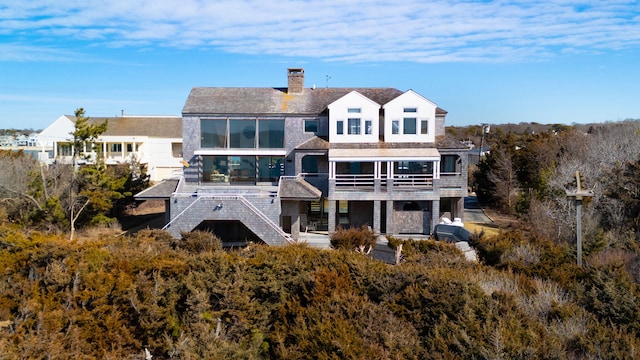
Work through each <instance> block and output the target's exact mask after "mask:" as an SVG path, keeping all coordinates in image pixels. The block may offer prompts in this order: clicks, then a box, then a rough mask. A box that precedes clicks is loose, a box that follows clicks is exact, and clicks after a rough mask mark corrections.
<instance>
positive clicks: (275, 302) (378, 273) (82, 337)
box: [0, 225, 640, 359]
mask: <svg viewBox="0 0 640 360" xmlns="http://www.w3.org/2000/svg"><path fill="white" fill-rule="evenodd" d="M0 233H1V235H0V239H2V240H1V242H0V249H1V250H0V262H1V265H0V268H1V269H2V282H1V283H0V284H1V285H0V286H1V288H0V304H1V306H0V319H1V320H8V322H7V323H5V325H4V327H3V328H2V329H1V330H0V348H1V349H3V358H7V359H12V358H74V359H75V358H104V359H127V358H140V357H142V354H143V351H144V349H145V348H146V349H148V350H149V352H150V353H151V354H152V355H154V358H156V359H163V358H187V359H188V358H191V359H195V358H209V359H213V358H220V359H221V358H238V359H259V358H283V359H299V358H314V359H315V358H319V359H331V358H352V359H361V358H366V359H385V358H387V359H391V358H393V359H405V358H408V359H428V358H436V359H437V358H460V359H462V358H465V359H469V358H477V359H496V358H505V359H507V358H508V359H513V358H545V359H547V358H555V359H565V358H576V359H577V358H633V357H634V351H635V349H637V348H638V347H639V346H640V339H639V338H638V331H639V330H640V329H639V326H638V324H640V322H638V316H639V314H640V307H639V306H640V303H639V302H638V289H637V282H636V280H634V278H633V276H632V275H631V273H629V272H628V270H629V269H627V268H625V266H623V264H624V263H625V262H626V260H627V259H626V258H625V256H624V255H621V254H618V253H602V254H600V255H593V256H592V257H591V258H590V261H588V263H589V265H588V266H586V267H585V268H584V269H578V268H576V266H575V265H573V261H572V254H571V251H570V249H569V248H568V247H566V246H560V245H557V244H554V243H552V242H544V241H540V242H534V243H531V242H530V241H529V240H528V239H525V238H524V237H523V236H522V234H521V233H517V232H516V233H508V234H503V236H501V237H499V238H492V239H485V238H483V237H479V238H478V239H476V242H475V245H476V246H477V247H478V248H479V249H480V251H481V255H482V258H483V261H484V262H485V263H486V264H487V265H481V264H476V263H469V262H467V261H465V259H464V257H463V256H462V255H461V254H459V253H458V252H457V251H456V250H455V249H454V248H453V247H451V246H450V245H447V244H443V243H437V242H434V241H420V242H414V241H405V242H404V244H403V246H404V249H405V250H404V254H405V255H404V260H403V262H402V263H401V264H399V265H395V266H394V265H389V264H386V263H383V262H380V261H377V260H372V259H370V258H369V257H367V256H365V255H362V254H358V253H354V252H350V251H345V250H336V251H326V250H318V249H312V248H308V247H306V246H288V247H283V248H275V247H267V246H261V245H252V246H250V247H248V248H245V249H239V250H235V251H225V250H222V249H221V248H220V246H219V242H218V240H217V239H215V237H214V236H213V235H211V234H207V233H192V234H187V235H185V236H184V237H183V239H182V240H178V241H176V240H173V239H171V238H170V237H169V236H167V234H166V233H164V232H161V231H151V230H148V231H143V232H140V233H139V234H138V235H137V236H135V237H118V236H115V235H112V234H111V235H109V234H102V235H100V236H98V235H96V234H94V235H91V236H80V237H79V239H78V240H77V241H68V240H66V239H65V238H62V237H59V236H46V235H43V234H41V233H38V232H26V233H25V232H24V231H20V230H19V229H16V228H15V227H13V226H10V225H4V226H2V227H1V228H0ZM399 243H400V241H397V240H394V241H393V244H394V246H397V245H398V244H399Z"/></svg>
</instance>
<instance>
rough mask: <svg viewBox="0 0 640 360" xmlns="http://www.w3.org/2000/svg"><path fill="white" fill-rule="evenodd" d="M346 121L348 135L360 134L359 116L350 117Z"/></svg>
mask: <svg viewBox="0 0 640 360" xmlns="http://www.w3.org/2000/svg"><path fill="white" fill-rule="evenodd" d="M348 121H349V123H348V125H349V129H348V131H349V135H360V118H350V119H349V120H348Z"/></svg>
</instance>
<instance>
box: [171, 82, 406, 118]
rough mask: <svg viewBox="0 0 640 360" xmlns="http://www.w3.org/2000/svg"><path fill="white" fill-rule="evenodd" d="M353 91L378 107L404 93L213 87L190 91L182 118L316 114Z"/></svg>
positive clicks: (385, 89)
mask: <svg viewBox="0 0 640 360" xmlns="http://www.w3.org/2000/svg"><path fill="white" fill-rule="evenodd" d="M352 91H357V92H358V93H360V94H362V95H364V96H366V97H367V98H369V99H371V100H373V101H375V102H376V103H378V104H385V103H387V102H389V101H391V100H392V99H394V98H396V97H398V96H399V95H401V94H402V93H403V92H402V91H400V90H398V89H394V88H316V89H310V88H305V89H303V91H302V93H301V94H297V95H290V94H287V89H285V88H214V87H196V88H193V89H192V90H191V93H190V94H189V97H188V98H187V101H186V103H185V105H184V108H183V109H182V114H183V115H192V114H193V115H198V114H208V115H226V114H246V115H290V114H299V115H318V114H321V113H322V112H324V111H326V110H327V105H329V104H331V103H332V102H334V101H336V100H338V99H339V98H341V97H343V96H345V95H347V94H348V93H350V92H352Z"/></svg>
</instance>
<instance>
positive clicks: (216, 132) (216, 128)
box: [200, 120, 227, 148]
mask: <svg viewBox="0 0 640 360" xmlns="http://www.w3.org/2000/svg"><path fill="white" fill-rule="evenodd" d="M200 146H201V147H203V148H225V147H227V120H201V121H200Z"/></svg>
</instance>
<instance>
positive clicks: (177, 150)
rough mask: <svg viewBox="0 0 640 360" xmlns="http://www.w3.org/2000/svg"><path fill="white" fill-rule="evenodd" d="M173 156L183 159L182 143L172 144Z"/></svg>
mask: <svg viewBox="0 0 640 360" xmlns="http://www.w3.org/2000/svg"><path fill="white" fill-rule="evenodd" d="M171 156H173V157H174V158H181V157H182V143H171Z"/></svg>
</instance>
